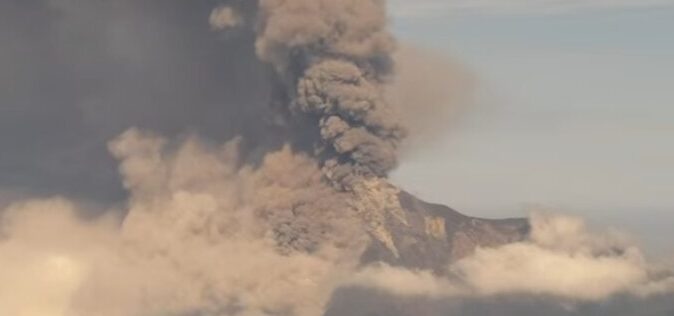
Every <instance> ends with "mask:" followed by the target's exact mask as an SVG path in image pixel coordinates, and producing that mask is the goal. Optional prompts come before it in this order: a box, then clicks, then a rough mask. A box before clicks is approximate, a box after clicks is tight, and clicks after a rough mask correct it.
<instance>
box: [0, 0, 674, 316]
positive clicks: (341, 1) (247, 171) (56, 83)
mask: <svg viewBox="0 0 674 316" xmlns="http://www.w3.org/2000/svg"><path fill="white" fill-rule="evenodd" d="M395 46H396V45H395V42H394V40H393V38H392V36H391V34H390V33H389V31H388V30H387V17H386V4H385V1H384V0H259V1H253V0H225V1H211V0H193V1H186V0H162V1H155V0H119V1H103V0H93V1H92V0H35V1H25V0H7V1H1V2H0V66H2V68H3V72H2V73H0V79H1V80H2V84H1V85H0V87H1V88H0V89H3V90H2V91H1V92H2V93H0V105H1V107H0V111H2V113H1V114H2V115H0V147H1V148H3V149H5V150H4V151H3V154H2V155H0V174H2V175H3V177H2V178H1V179H0V206H1V210H0V237H1V239H0V266H2V269H0V315H14V316H35V315H40V316H88V315H97V316H145V315H176V316H195V315H196V316H225V315H228V316H229V315H237V316H238V315H245V316H261V315H269V316H272V315H274V316H279V315H288V316H291V315H296V316H316V315H322V314H327V315H359V314H362V315H412V314H425V315H435V314H438V315H446V314H447V313H455V314H462V315H463V314H465V315H489V314H495V313H497V312H502V313H501V314H504V315H511V314H512V315H515V314H517V312H516V311H521V313H520V314H519V315H535V314H540V313H541V310H544V311H545V312H546V313H547V312H549V313H547V314H549V315H556V314H559V315H565V314H564V313H562V312H560V311H565V310H567V309H565V306H567V305H564V304H565V303H568V301H573V302H572V303H578V302H577V301H581V302H580V304H572V306H573V307H574V308H578V310H583V308H587V309H590V310H592V308H595V309H596V308H597V307H595V305H592V304H601V302H603V301H604V300H607V301H609V302H613V301H612V300H616V301H619V302H620V304H627V306H630V307H631V308H633V306H636V305H639V304H650V303H651V302H657V304H653V306H656V307H657V308H658V309H657V310H656V312H655V313H656V314H655V315H666V314H662V312H663V311H671V308H670V307H671V305H670V306H667V305H666V304H665V303H662V301H663V299H661V297H667V296H668V295H670V294H669V293H671V289H672V288H673V287H674V286H672V278H671V277H670V276H669V275H668V274H666V273H665V272H661V271H660V270H657V269H654V268H653V267H652V266H651V265H650V264H648V263H647V262H646V261H645V260H644V259H643V258H642V257H641V255H640V253H639V252H638V250H637V249H635V248H633V247H631V246H630V247H623V244H621V243H617V246H619V247H618V248H615V246H616V244H614V243H613V241H612V239H610V240H611V242H605V240H604V239H603V238H599V239H597V238H595V237H594V235H591V234H587V233H586V232H585V230H584V228H583V227H582V225H580V224H577V222H576V221H573V220H572V221H570V222H569V221H565V220H561V221H557V220H550V222H546V221H545V220H543V221H539V222H537V221H534V224H539V225H541V226H537V225H534V228H535V229H534V234H533V237H532V239H531V240H527V241H523V242H521V243H516V244H512V245H508V246H504V247H501V248H497V249H485V250H479V251H478V252H476V253H475V255H473V256H469V257H467V258H465V259H464V260H462V261H461V262H459V263H456V264H455V265H452V266H448V267H447V269H446V270H447V271H446V275H438V274H437V273H435V272H431V271H416V270H414V271H412V270H406V269H403V268H392V267H388V266H381V265H374V266H365V267H364V266H362V263H361V261H360V259H361V256H362V254H363V252H364V249H365V248H366V247H367V245H368V244H369V243H371V242H373V241H376V242H379V243H380V244H382V245H384V246H385V248H386V249H387V250H389V251H390V252H391V253H393V254H394V256H396V255H397V254H398V249H397V248H396V244H395V242H394V238H392V234H393V233H394V232H391V231H389V229H388V227H387V225H386V223H387V220H389V219H390V218H393V219H395V220H396V221H398V222H400V223H401V225H404V224H405V223H406V217H405V210H403V209H402V206H401V204H400V201H399V199H398V194H399V193H400V191H399V189H397V188H395V187H394V186H392V185H390V184H388V183H387V180H386V175H387V174H388V172H389V171H391V170H392V169H393V168H395V166H396V165H397V163H398V158H397V152H398V149H399V147H400V145H401V142H402V141H403V138H404V137H405V135H406V131H405V128H404V127H403V124H402V123H401V121H402V120H401V119H400V117H399V116H398V113H397V112H398V111H399V110H401V109H400V105H396V106H393V105H392V104H390V103H389V102H387V99H386V98H385V93H386V91H387V86H388V85H389V82H390V80H391V78H392V76H393V74H394V71H393V70H394V68H393V57H392V56H393V53H394V51H395ZM411 64H413V63H411ZM403 82H404V81H403ZM414 106H416V105H415V104H409V105H406V107H408V108H406V109H403V110H402V111H401V112H403V113H409V111H417V108H413V107H414ZM417 112H419V111H417ZM110 140H112V141H110ZM116 171H118V173H117V172H116ZM51 195H59V196H61V195H63V196H65V197H50V198H40V197H41V196H51ZM80 199H86V200H93V201H95V202H100V203H96V205H95V206H91V205H90V204H87V203H81V202H79V200H80ZM17 200H18V201H17ZM114 202H117V203H114ZM110 205H112V206H110ZM101 209H103V211H101ZM94 210H96V211H94ZM95 213H97V214H99V215H98V216H94V214H95ZM82 215H85V216H82ZM541 223H542V224H541ZM569 223H570V224H569ZM431 228H433V227H431ZM616 249H618V250H616ZM550 262H552V264H553V265H555V266H557V267H558V269H559V270H558V272H559V274H557V275H550V274H549V273H547V272H548V269H541V268H540V267H541V266H545V265H548V264H549V263H550ZM588 275H590V276H591V277H588ZM525 278H526V280H525V281H526V282H521V281H520V279H525ZM567 281H568V282H567ZM565 282H566V283H565ZM541 296H545V297H544V298H541ZM513 297H514V298H513ZM532 297H534V299H532ZM616 297H617V298H616ZM622 297H626V299H622ZM520 300H524V302H525V303H521V301H520ZM391 301H393V302H394V304H390V303H391ZM587 301H589V302H587ZM532 302H533V303H532ZM597 302H599V303H597ZM625 302H627V303H625ZM408 303H409V304H408ZM522 304H523V305H524V306H525V307H522V308H521V307H520V306H521V305H522ZM527 304H529V305H527ZM391 305H393V307H392V308H390V309H389V307H390V306H391ZM530 305H533V306H535V307H531V306H530ZM560 306H561V307H560ZM586 306H589V307H586ZM614 306H615V305H609V307H607V308H606V310H609V311H614V310H615V307H614ZM359 308H360V309H359ZM667 308H669V309H667ZM626 310H629V309H626ZM632 310H633V309H632ZM495 311H496V312H495ZM602 311H603V310H602ZM589 315H594V314H592V313H589ZM597 315H603V314H602V313H597Z"/></svg>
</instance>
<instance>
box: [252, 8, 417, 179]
mask: <svg viewBox="0 0 674 316" xmlns="http://www.w3.org/2000/svg"><path fill="white" fill-rule="evenodd" d="M259 10H260V12H259V13H258V14H259V16H260V22H259V23H260V25H259V30H258V38H257V41H256V49H257V54H258V56H259V58H260V59H261V60H263V61H266V62H269V63H271V64H272V65H273V66H274V69H275V70H276V71H277V72H278V75H279V77H280V78H281V79H280V80H281V82H280V83H279V85H280V86H281V87H282V88H283V89H284V92H285V93H284V94H285V95H286V97H287V100H286V101H285V103H286V104H287V105H288V106H289V108H288V112H289V113H290V118H289V120H290V121H291V124H298V123H300V125H299V126H302V123H305V122H307V121H308V124H310V126H311V128H310V129H309V131H318V135H315V136H314V137H316V140H317V143H316V144H315V145H316V150H317V151H318V152H319V153H320V156H321V157H323V158H324V159H323V160H324V161H323V166H324V169H325V174H326V176H327V177H328V178H329V179H331V180H332V181H333V182H334V183H335V184H336V185H338V186H340V187H342V188H345V189H349V188H350V187H351V186H352V185H353V183H352V182H353V181H355V178H358V177H372V176H374V177H384V176H386V174H387V173H388V171H390V170H391V169H393V168H394V167H395V166H396V164H397V158H396V150H397V147H398V145H399V144H400V142H401V140H402V138H403V137H404V136H405V129H404V128H403V127H402V125H401V124H400V122H399V119H398V117H397V116H396V113H395V111H394V110H393V109H392V108H391V107H390V106H389V105H388V104H387V103H386V101H385V98H384V86H383V84H384V82H385V80H386V77H387V76H388V75H390V72H391V70H392V69H391V64H392V61H391V54H392V53H393V50H394V47H395V45H394V42H393V39H392V37H391V35H390V34H389V33H388V31H387V29H386V26H387V23H386V21H387V20H386V19H387V18H386V10H385V1H383V0H346V1H327V0H325V1H323V0H321V1H314V0H297V1H282V0H262V1H260V8H259Z"/></svg>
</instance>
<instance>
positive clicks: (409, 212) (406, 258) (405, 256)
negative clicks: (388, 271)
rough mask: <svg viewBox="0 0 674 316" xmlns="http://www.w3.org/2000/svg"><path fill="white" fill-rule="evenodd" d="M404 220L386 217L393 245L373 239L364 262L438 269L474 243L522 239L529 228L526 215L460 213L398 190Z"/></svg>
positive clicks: (483, 244) (468, 250)
mask: <svg viewBox="0 0 674 316" xmlns="http://www.w3.org/2000/svg"><path fill="white" fill-rule="evenodd" d="M398 198H399V200H400V204H401V206H402V210H403V213H404V216H403V218H404V220H400V219H399V218H398V217H393V216H391V217H387V219H386V223H385V225H386V229H387V231H388V232H389V233H390V236H391V238H392V241H393V245H394V246H395V251H392V250H391V249H390V246H387V245H385V243H382V242H380V241H378V240H377V239H376V238H375V239H373V241H372V243H371V245H370V246H369V247H368V249H367V250H366V251H365V253H364V254H363V257H362V261H363V263H369V262H376V261H383V262H386V263H388V264H391V265H394V266H404V267H407V268H420V269H432V270H435V271H438V272H439V271H441V270H442V269H443V268H444V267H445V266H446V265H447V263H449V262H452V261H456V260H459V259H461V258H463V257H466V256H467V255H470V254H471V253H472V252H473V251H474V250H475V249H476V248H477V247H496V246H500V245H504V244H507V243H512V242H517V241H521V240H523V239H525V238H526V236H527V234H528V232H529V222H528V221H527V220H526V219H520V218H517V219H502V220H490V219H481V218H474V217H469V216H466V215H463V214H461V213H459V212H457V211H455V210H453V209H451V208H449V207H447V206H444V205H439V204H431V203H427V202H424V201H422V200H420V199H418V198H416V197H415V196H413V195H411V194H409V193H407V192H404V191H401V192H400V193H399V194H398Z"/></svg>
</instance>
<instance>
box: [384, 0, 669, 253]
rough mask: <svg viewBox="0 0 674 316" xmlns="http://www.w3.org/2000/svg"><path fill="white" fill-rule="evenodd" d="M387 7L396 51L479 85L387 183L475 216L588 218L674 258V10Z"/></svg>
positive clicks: (559, 4)
mask: <svg viewBox="0 0 674 316" xmlns="http://www.w3.org/2000/svg"><path fill="white" fill-rule="evenodd" d="M392 3H393V4H392V12H393V15H394V23H395V30H396V32H397V34H398V35H399V36H400V37H401V38H402V39H403V40H404V41H406V42H411V43H414V44H416V45H418V46H423V47H428V48H433V49H435V50H437V51H441V52H443V53H444V54H446V55H447V56H451V57H452V58H453V59H455V60H458V61H459V62H461V63H463V64H465V65H466V66H467V67H469V68H470V69H471V71H472V72H473V73H474V74H475V76H476V77H477V79H478V93H477V98H478V102H477V103H478V104H477V105H476V106H474V107H473V108H472V109H471V110H470V111H468V112H467V113H466V114H465V115H463V116H462V117H460V118H459V120H458V121H457V122H456V123H454V124H453V125H452V126H451V127H448V128H447V129H446V130H443V131H440V132H441V133H442V137H441V139H439V141H437V142H436V143H433V144H432V145H429V146H426V147H425V149H423V150H421V151H417V152H415V153H413V154H412V155H410V156H408V157H407V158H406V159H405V161H404V162H403V165H402V167H401V168H400V169H399V170H398V171H397V172H396V174H395V175H394V177H395V179H396V181H397V182H398V183H400V184H401V185H403V186H404V187H405V188H407V189H408V190H410V191H412V192H414V193H416V194H419V195H421V196H422V197H425V198H426V199H429V200H431V201H434V202H442V203H446V204H449V205H451V206H453V207H455V208H457V209H460V210H463V211H465V212H467V213H470V214H476V215H482V216H504V215H521V214H523V212H526V210H527V209H530V208H531V207H532V206H537V205H542V206H545V207H547V208H551V209H555V210H561V211H564V212H569V213H580V214H585V215H587V216H588V217H590V218H591V219H592V220H594V221H602V222H605V223H609V225H613V226H618V227H624V228H627V229H628V230H630V231H632V232H635V233H636V234H638V235H639V237H640V238H641V239H643V240H644V241H645V242H647V243H649V245H650V246H651V247H653V248H656V249H663V248H667V249H672V247H670V246H669V244H671V240H672V239H673V238H674V233H672V232H670V231H671V225H672V223H674V146H672V144H673V142H672V139H674V89H673V86H672V85H673V84H674V33H672V30H674V1H671V0H660V1H657V0H654V1H639V0H631V1H629V0H623V1H618V0H616V1H608V0H606V1H600V0H596V1H580V0H579V1H574V0H568V1H552V0H550V1H547V0H538V1H531V0H506V1H503V0H478V1H475V0H471V1H467V0H466V1H453V2H450V1H445V0H422V1H406V0H394V1H392ZM635 216H641V219H640V220H634V218H635Z"/></svg>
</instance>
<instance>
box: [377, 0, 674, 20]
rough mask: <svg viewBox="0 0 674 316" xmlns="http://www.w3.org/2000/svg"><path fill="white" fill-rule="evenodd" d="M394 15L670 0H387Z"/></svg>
mask: <svg viewBox="0 0 674 316" xmlns="http://www.w3.org/2000/svg"><path fill="white" fill-rule="evenodd" d="M390 3H391V12H392V13H393V15H394V16H396V17H407V18H413V17H426V16H437V15H440V14H446V13H451V12H455V13H479V14H563V13H569V12H575V11H581V10H602V9H615V8H630V7H632V8H638V7H641V8H644V7H664V6H672V7H674V0H417V1H410V0H391V1H390Z"/></svg>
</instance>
